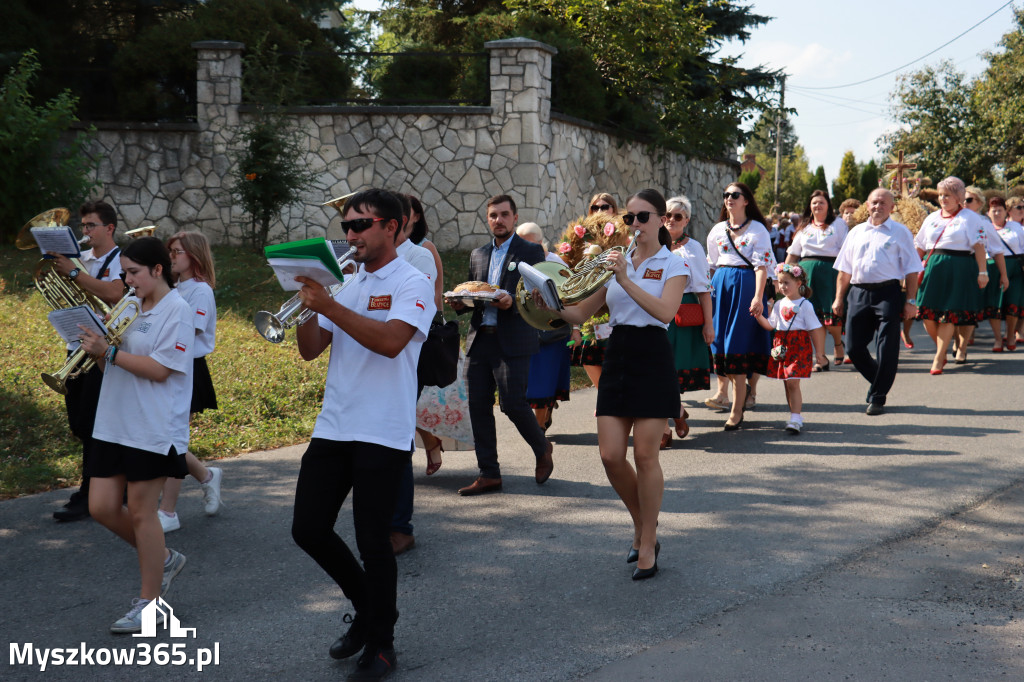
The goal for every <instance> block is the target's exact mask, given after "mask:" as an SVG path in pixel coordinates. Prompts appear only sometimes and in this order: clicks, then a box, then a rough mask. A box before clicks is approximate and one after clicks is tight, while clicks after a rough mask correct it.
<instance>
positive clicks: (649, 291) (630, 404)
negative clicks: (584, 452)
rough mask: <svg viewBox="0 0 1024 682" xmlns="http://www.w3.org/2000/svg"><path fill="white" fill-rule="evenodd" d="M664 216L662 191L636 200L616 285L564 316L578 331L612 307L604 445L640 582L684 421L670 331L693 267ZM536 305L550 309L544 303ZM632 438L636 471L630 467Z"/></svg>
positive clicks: (602, 401)
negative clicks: (668, 427)
mask: <svg viewBox="0 0 1024 682" xmlns="http://www.w3.org/2000/svg"><path fill="white" fill-rule="evenodd" d="M665 213H666V204H665V199H664V197H663V196H662V195H661V193H660V192H658V191H657V190H653V189H644V190H641V191H639V192H637V193H636V194H634V195H633V196H631V197H630V198H629V200H628V201H627V202H626V214H625V215H624V216H623V217H622V218H623V220H624V221H625V223H626V225H627V226H628V227H629V229H630V230H633V231H635V232H636V242H635V243H636V247H635V248H634V249H633V250H632V251H630V252H629V253H623V252H620V251H613V252H612V253H610V254H609V257H608V268H609V269H610V270H611V271H612V272H614V273H615V277H614V279H612V280H611V281H610V282H609V283H608V284H607V285H606V286H604V287H602V288H601V289H599V290H598V291H597V292H596V293H595V294H593V295H592V296H590V297H589V298H587V299H585V300H583V301H582V302H581V303H579V304H578V305H574V306H569V307H567V308H565V309H564V310H562V311H561V312H560V313H559V315H560V316H561V317H562V319H564V320H566V321H567V322H571V323H572V324H579V323H581V322H583V321H584V320H586V319H587V318H588V317H590V316H591V315H593V314H594V312H595V311H596V310H597V309H598V308H600V307H601V306H602V305H605V304H607V305H608V310H609V323H610V324H611V326H612V335H611V337H610V338H609V339H608V345H607V347H606V348H605V355H604V364H603V366H602V371H601V383H600V385H599V386H598V389H597V439H598V445H599V447H600V450H601V462H602V463H603V464H604V468H605V473H607V474H608V480H609V481H610V482H611V484H612V487H613V488H615V492H617V493H618V495H619V497H620V498H621V499H622V502H623V503H624V504H625V505H626V509H628V510H629V514H630V516H631V517H632V519H633V542H632V544H631V545H630V549H629V552H628V554H627V555H626V562H627V563H633V562H636V564H637V568H636V570H635V571H633V580H643V579H645V578H650V577H652V576H654V575H655V574H656V573H657V572H658V552H659V550H660V549H661V544H660V543H659V542H658V540H657V526H658V514H659V512H660V511H661V499H662V496H663V495H664V492H665V478H664V475H663V474H662V471H661V464H660V462H659V461H658V455H659V451H660V445H661V433H662V426H663V425H664V424H665V420H666V419H674V418H677V417H678V416H679V407H680V402H679V390H678V388H677V386H676V377H675V367H674V365H673V359H672V349H671V348H670V347H669V342H668V334H667V332H666V329H667V327H668V324H669V322H670V321H671V320H672V318H673V316H674V315H675V313H676V311H677V310H678V308H679V301H680V299H682V297H683V291H684V290H685V289H686V282H687V280H688V279H689V267H688V266H687V265H686V261H684V260H683V259H682V258H678V257H676V256H674V255H673V254H672V253H671V252H670V251H669V250H668V249H667V248H666V246H667V245H668V244H669V243H670V239H671V238H670V237H669V234H668V230H667V229H665V227H664V225H665ZM534 300H535V301H537V302H538V303H537V305H541V306H542V305H543V301H542V300H541V299H540V297H539V295H535V296H534ZM630 430H632V431H633V458H634V460H635V462H636V469H634V468H633V467H632V466H631V465H630V463H629V461H628V460H627V459H626V452H627V449H628V446H629V432H630Z"/></svg>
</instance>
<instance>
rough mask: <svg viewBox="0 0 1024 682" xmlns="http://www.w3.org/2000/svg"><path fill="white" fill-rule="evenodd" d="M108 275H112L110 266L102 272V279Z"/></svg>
mask: <svg viewBox="0 0 1024 682" xmlns="http://www.w3.org/2000/svg"><path fill="white" fill-rule="evenodd" d="M107 277H110V268H107V269H106V270H104V271H103V272H102V273H101V274H100V279H106V278H107Z"/></svg>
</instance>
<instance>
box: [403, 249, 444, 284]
mask: <svg viewBox="0 0 1024 682" xmlns="http://www.w3.org/2000/svg"><path fill="white" fill-rule="evenodd" d="M395 251H397V252H398V257H399V258H401V259H403V260H405V262H407V263H409V264H410V265H412V266H413V267H414V268H416V269H417V270H419V271H420V272H422V273H423V274H424V275H426V276H427V279H429V280H430V281H431V282H434V281H437V263H435V262H434V254H432V253H430V250H429V249H427V248H424V247H422V246H417V245H416V244H413V243H412V240H411V239H406V240H405V241H404V242H402V243H401V244H399V245H398V246H397V247H396V248H395Z"/></svg>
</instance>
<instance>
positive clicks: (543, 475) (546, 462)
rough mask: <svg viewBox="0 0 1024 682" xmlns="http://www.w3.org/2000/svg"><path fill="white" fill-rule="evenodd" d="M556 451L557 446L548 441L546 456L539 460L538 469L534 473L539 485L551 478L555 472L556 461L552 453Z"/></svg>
mask: <svg viewBox="0 0 1024 682" xmlns="http://www.w3.org/2000/svg"><path fill="white" fill-rule="evenodd" d="M554 449H555V446H554V445H552V443H551V441H548V444H547V447H546V448H545V449H544V454H543V455H541V456H540V457H538V458H537V468H536V469H534V472H533V476H534V478H535V479H536V481H537V485H540V484H541V483H543V482H544V481H546V480H548V479H549V478H551V472H552V471H554V470H555V461H554V460H553V459H551V453H552V452H553V451H554Z"/></svg>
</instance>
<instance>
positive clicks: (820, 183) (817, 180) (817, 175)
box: [811, 166, 828, 194]
mask: <svg viewBox="0 0 1024 682" xmlns="http://www.w3.org/2000/svg"><path fill="white" fill-rule="evenodd" d="M816 189H820V190H821V191H822V192H824V193H825V194H828V180H826V179H825V167H824V166H818V169H817V170H816V171H814V181H813V182H812V183H811V191H812V192H813V191H814V190H816Z"/></svg>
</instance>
